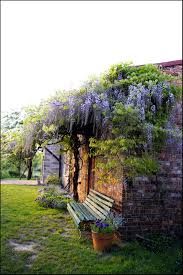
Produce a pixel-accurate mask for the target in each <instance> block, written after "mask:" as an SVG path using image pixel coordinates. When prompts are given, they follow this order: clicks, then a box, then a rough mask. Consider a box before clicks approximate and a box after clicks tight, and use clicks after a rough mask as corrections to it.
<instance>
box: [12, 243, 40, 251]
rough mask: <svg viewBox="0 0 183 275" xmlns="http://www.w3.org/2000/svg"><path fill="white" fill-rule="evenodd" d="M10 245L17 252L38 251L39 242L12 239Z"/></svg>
mask: <svg viewBox="0 0 183 275" xmlns="http://www.w3.org/2000/svg"><path fill="white" fill-rule="evenodd" d="M9 245H10V246H11V247H12V248H13V250H15V251H17V252H22V251H24V252H36V248H37V247H38V244H37V243H35V242H26V243H18V242H17V241H15V240H10V241H9Z"/></svg>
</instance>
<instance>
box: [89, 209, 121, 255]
mask: <svg viewBox="0 0 183 275" xmlns="http://www.w3.org/2000/svg"><path fill="white" fill-rule="evenodd" d="M124 223H125V219H124V217H123V216H122V213H117V212H116V211H113V210H112V211H111V212H110V213H109V215H108V217H107V218H106V219H105V220H104V221H102V220H96V221H95V223H93V224H91V232H92V240H93V247H94V250H96V251H100V252H102V251H105V250H107V249H109V248H110V247H111V246H112V244H113V240H114V239H115V236H116V233H117V230H118V228H119V227H120V226H122V225H123V224H124Z"/></svg>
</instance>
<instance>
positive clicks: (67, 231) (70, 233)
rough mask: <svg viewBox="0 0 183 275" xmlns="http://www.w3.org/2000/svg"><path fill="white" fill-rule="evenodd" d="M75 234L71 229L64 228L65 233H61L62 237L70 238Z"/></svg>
mask: <svg viewBox="0 0 183 275" xmlns="http://www.w3.org/2000/svg"><path fill="white" fill-rule="evenodd" d="M72 234H73V229H70V228H64V232H62V233H60V235H61V236H62V237H65V238H69V237H71V236H72Z"/></svg>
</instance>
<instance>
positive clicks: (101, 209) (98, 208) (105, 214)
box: [86, 198, 108, 217]
mask: <svg viewBox="0 0 183 275" xmlns="http://www.w3.org/2000/svg"><path fill="white" fill-rule="evenodd" d="M86 200H87V201H88V202H89V203H90V204H91V205H92V206H93V207H95V209H96V210H98V211H100V212H101V213H102V214H103V215H104V216H105V217H106V216H107V215H108V211H106V210H105V209H103V208H102V207H100V206H99V205H98V204H96V203H95V201H93V200H92V199H90V198H87V199H86ZM96 210H95V211H96Z"/></svg>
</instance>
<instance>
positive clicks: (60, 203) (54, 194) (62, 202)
mask: <svg viewBox="0 0 183 275" xmlns="http://www.w3.org/2000/svg"><path fill="white" fill-rule="evenodd" d="M40 192H41V194H40V195H39V196H38V197H37V199H36V201H37V202H38V204H39V205H40V206H43V207H45V208H58V209H64V210H66V209H67V203H68V202H70V198H68V197H67V194H66V193H63V192H61V189H60V187H58V186H54V185H53V183H52V184H51V185H49V186H48V187H45V188H44V189H42V190H40Z"/></svg>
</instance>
